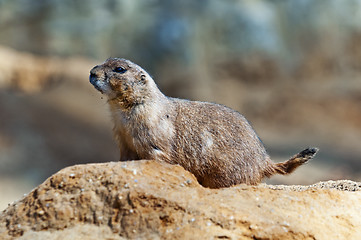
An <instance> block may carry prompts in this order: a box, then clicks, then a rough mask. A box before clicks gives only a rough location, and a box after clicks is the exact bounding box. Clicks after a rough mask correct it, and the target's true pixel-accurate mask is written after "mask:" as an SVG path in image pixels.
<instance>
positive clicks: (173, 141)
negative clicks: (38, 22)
mask: <svg viewBox="0 0 361 240" xmlns="http://www.w3.org/2000/svg"><path fill="white" fill-rule="evenodd" d="M119 67H122V68H120V70H121V71H122V72H119ZM117 68H118V69H117ZM123 71H124V72H123ZM90 73H91V74H90V82H91V83H92V84H93V85H94V86H95V87H96V88H97V89H98V90H99V91H101V92H102V93H104V94H106V95H107V96H108V103H109V105H110V110H111V114H112V118H113V121H114V135H115V138H116V140H117V142H118V145H119V149H120V160H121V161H124V160H137V159H155V160H159V161H165V162H168V163H171V164H179V165H181V166H183V167H184V168H185V169H187V170H188V171H190V172H192V173H193V174H194V175H195V176H196V177H197V179H198V181H199V182H200V183H201V184H202V185H203V186H206V187H210V188H220V187H229V186H232V185H235V184H240V183H246V184H257V183H259V182H261V180H262V179H263V178H264V177H270V176H271V175H273V174H276V173H278V174H288V173H291V172H292V171H293V170H295V169H296V168H297V167H298V166H300V165H302V164H304V163H305V162H307V161H308V160H309V159H311V158H312V157H313V156H314V155H315V154H316V152H317V149H316V148H308V149H305V150H304V151H302V152H301V153H299V154H297V155H295V156H294V157H292V158H291V159H290V160H288V161H286V162H283V163H273V162H272V161H271V159H270V157H269V156H268V154H267V153H266V150H265V148H264V146H263V145H262V143H261V141H260V140H259V138H258V136H257V134H256V133H255V131H254V130H253V129H252V127H251V126H250V124H249V123H248V122H247V120H246V119H245V118H244V117H243V116H242V115H241V114H239V113H238V112H236V111H234V110H232V109H230V108H227V107H225V106H222V105H218V104H213V103H207V102H197V101H188V100H183V99H176V98H170V97H166V96H165V95H163V94H162V93H161V92H160V91H159V89H158V88H157V86H156V84H155V83H154V81H153V79H152V78H151V77H150V76H149V75H148V73H147V72H146V71H144V70H143V69H142V68H141V67H139V66H138V65H136V64H134V63H132V62H130V61H129V60H125V59H119V58H110V59H108V60H107V61H106V62H105V63H103V64H102V65H98V66H95V67H94V68H93V69H92V70H91V72H90Z"/></svg>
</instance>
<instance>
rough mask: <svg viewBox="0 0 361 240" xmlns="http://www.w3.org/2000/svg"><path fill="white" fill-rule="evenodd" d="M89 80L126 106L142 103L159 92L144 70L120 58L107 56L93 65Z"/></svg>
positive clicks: (110, 97) (110, 98) (111, 98)
mask: <svg viewBox="0 0 361 240" xmlns="http://www.w3.org/2000/svg"><path fill="white" fill-rule="evenodd" d="M89 80H90V83H91V84H92V85H93V86H94V87H95V88H96V89H97V90H98V91H100V92H101V93H102V94H105V95H106V96H107V97H108V99H109V100H115V101H117V102H119V103H123V105H125V106H127V107H131V106H135V105H138V104H143V103H144V102H145V101H146V100H147V99H151V98H152V96H153V95H155V94H157V92H159V90H158V88H157V86H156V85H155V83H154V81H153V79H152V78H151V77H150V76H149V74H148V73H147V72H146V71H145V70H143V69H142V68H141V67H139V66H138V65H136V64H134V63H132V62H131V61H129V60H126V59H122V58H109V59H107V60H106V61H105V62H104V63H103V64H101V65H97V66H95V67H94V68H93V69H92V70H91V71H90V76H89ZM159 93H160V92H159ZM159 93H158V94H159Z"/></svg>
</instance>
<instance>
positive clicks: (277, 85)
mask: <svg viewBox="0 0 361 240" xmlns="http://www.w3.org/2000/svg"><path fill="white" fill-rule="evenodd" d="M108 57H124V58H128V59H130V60H132V61H134V62H136V63H137V64H139V65H140V66H142V67H143V68H145V69H146V70H147V71H148V72H149V73H150V74H151V75H152V76H153V77H154V79H155V81H156V82H157V83H158V85H159V88H160V89H161V90H162V91H163V92H164V93H165V94H166V95H168V96H173V97H179V98H188V99H192V100H202V101H210V102H217V103H221V104H224V105H227V106H229V107H232V108H234V109H236V110H238V111H239V112H241V113H242V114H243V115H245V116H246V118H247V119H248V120H249V121H250V122H251V123H252V125H253V127H254V128H255V130H256V131H257V133H258V134H259V136H260V137H261V139H262V140H263V142H264V144H265V146H266V148H267V150H268V152H269V153H270V155H271V157H272V158H273V160H274V161H283V160H286V159H288V158H289V157H290V156H292V155H293V154H295V153H297V152H299V151H300V150H302V149H303V148H305V147H307V146H317V147H319V148H320V152H319V154H318V155H317V157H316V158H315V159H314V160H313V161H311V162H310V163H309V164H307V165H306V166H304V167H302V168H300V169H298V170H297V171H296V172H295V173H294V174H292V175H290V176H288V177H273V178H272V179H271V180H268V181H267V182H268V183H273V184H312V183H316V182H318V181H321V180H337V179H351V180H355V181H361V145H360V143H361V0H349V1H337V0H327V1H326V0H324V1H321V0H320V1H311V0H293V1H282V0H273V1H266V0H265V1H261V0H242V1H241V0H232V1H216V0H203V1H191V0H184V1H176V0H167V1H161V0H139V1H134V0H104V1H97V0H82V1H80V0H61V1H60V0H39V1H32V0H0V209H4V208H5V207H6V206H7V204H8V203H10V202H12V201H13V200H16V199H19V198H20V197H21V196H22V195H23V194H25V193H28V192H29V191H30V190H31V189H32V188H34V187H35V186H37V185H38V184H40V183H41V182H43V181H44V180H45V179H46V178H48V177H49V176H51V175H52V174H54V173H55V172H57V171H59V170H60V169H62V168H64V167H66V166H70V165H74V164H84V163H94V162H107V161H117V160H118V149H117V146H116V144H115V142H114V141H113V139H112V133H111V129H112V123H111V121H110V118H109V113H108V109H107V104H106V99H102V96H101V95H100V93H98V92H97V91H96V90H95V89H94V88H93V87H92V86H91V85H90V84H89V82H88V75H89V70H90V69H91V68H92V67H93V66H94V65H96V64H99V63H102V62H103V61H104V60H105V59H107V58H108Z"/></svg>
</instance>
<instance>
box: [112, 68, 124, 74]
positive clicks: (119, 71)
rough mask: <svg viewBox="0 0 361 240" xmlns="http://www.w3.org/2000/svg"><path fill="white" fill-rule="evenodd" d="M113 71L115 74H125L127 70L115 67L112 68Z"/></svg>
mask: <svg viewBox="0 0 361 240" xmlns="http://www.w3.org/2000/svg"><path fill="white" fill-rule="evenodd" d="M113 71H114V72H117V73H125V72H126V71H127V69H125V68H123V67H116V68H114V70H113Z"/></svg>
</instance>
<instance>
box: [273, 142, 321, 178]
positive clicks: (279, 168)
mask: <svg viewBox="0 0 361 240" xmlns="http://www.w3.org/2000/svg"><path fill="white" fill-rule="evenodd" d="M317 152H318V148H306V149H305V150H303V151H301V152H300V153H298V154H296V155H294V156H293V157H291V158H290V159H289V160H287V161H285V162H282V163H277V164H276V166H275V171H276V173H278V174H282V175H284V174H290V173H292V172H293V171H294V170H295V169H296V168H298V167H299V166H301V165H302V164H304V163H306V162H308V161H309V160H311V159H312V158H313V157H314V156H315V155H316V153H317Z"/></svg>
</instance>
